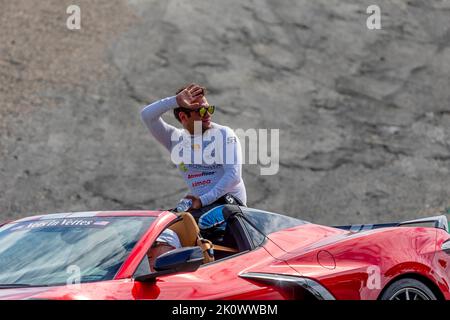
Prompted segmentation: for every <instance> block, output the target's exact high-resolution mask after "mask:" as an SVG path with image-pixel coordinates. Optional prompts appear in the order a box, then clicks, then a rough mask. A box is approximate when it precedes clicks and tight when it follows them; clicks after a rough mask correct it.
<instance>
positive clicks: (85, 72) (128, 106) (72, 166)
mask: <svg viewBox="0 0 450 320" xmlns="http://www.w3.org/2000/svg"><path fill="white" fill-rule="evenodd" d="M75 2H76V3H75ZM71 4H77V5H79V6H80V8H81V30H77V31H71V30H68V29H67V28H66V19H67V17H68V15H67V14H66V8H67V7H68V6H69V5H71ZM371 4H377V5H379V6H380V7H381V13H382V30H368V29H367V27H366V19H367V17H368V14H367V13H366V9H367V7H368V6H369V5H371ZM0 27H1V28H0V34H1V37H0V214H1V220H3V219H9V218H12V217H22V216H26V215H30V214H37V213H49V212H68V211H91V210H117V209H156V208H167V207H171V206H173V205H174V203H176V202H177V201H178V200H179V199H180V197H182V196H183V195H184V193H185V190H186V189H185V187H184V185H183V181H182V180H181V178H180V177H179V176H178V172H177V170H176V169H175V168H174V165H172V164H171V163H170V161H169V154H168V153H167V152H166V151H165V150H164V149H163V148H162V147H161V146H159V145H158V144H157V143H156V142H155V141H154V140H153V139H152V138H151V137H150V136H149V134H148V132H147V130H146V128H145V127H144V126H143V125H142V123H141V121H140V115H139V112H140V110H141V109H142V107H143V106H145V105H146V104H148V103H150V102H152V101H154V100H156V99H158V98H162V97H165V96H169V95H172V94H173V93H174V90H175V89H177V88H178V87H180V86H182V85H184V84H186V83H189V82H191V81H195V82H198V83H200V84H202V85H205V86H206V87H207V88H208V89H209V100H210V102H212V103H214V104H216V105H217V106H219V108H220V110H219V112H218V113H217V114H216V115H215V121H217V122H219V123H223V124H227V125H229V126H230V127H232V128H235V129H236V128H242V129H248V128H266V129H271V128H279V129H280V168H279V172H278V174H276V175H273V176H261V175H260V174H259V172H260V170H259V169H260V168H259V166H257V165H252V166H245V167H244V179H245V181H246V184H247V191H248V198H249V201H248V205H249V206H254V207H258V208H262V209H266V210H271V211H276V212H283V213H285V214H288V215H291V216H296V217H301V218H303V219H305V220H309V221H313V222H317V223H325V224H341V223H359V222H361V223H367V222H387V221H395V220H399V219H411V218H415V217H419V216H424V215H432V214H435V211H436V210H438V209H443V208H445V207H447V206H450V187H449V186H450V174H449V169H450V103H449V102H450V1H448V0H432V1H423V0H409V1H406V0H399V1H388V0H370V1H356V0H332V1H330V0H314V1H313V0H283V1H271V0H258V1H251V0H248V1H237V0H227V1H218V0H191V1H181V0H168V1H161V0H128V1H126V0H94V1H92V0H77V1H72V0H70V1H68V0H46V1H31V0H30V1H24V0H14V1H12V0H0ZM166 119H167V121H169V122H171V123H173V124H175V123H176V122H175V120H174V119H173V117H172V116H170V115H169V116H168V117H167V118H166Z"/></svg>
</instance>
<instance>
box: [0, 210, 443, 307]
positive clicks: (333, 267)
mask: <svg viewBox="0 0 450 320" xmlns="http://www.w3.org/2000/svg"><path fill="white" fill-rule="evenodd" d="M215 210H220V212H221V214H222V216H223V219H224V221H225V225H224V224H222V227H223V228H222V232H219V233H216V234H213V233H206V232H201V231H200V229H199V223H198V221H197V219H196V218H194V217H193V216H192V215H191V214H189V213H186V212H183V213H174V212H171V211H120V212H119V211H113V212H83V213H65V214H51V215H42V216H34V217H29V218H25V219H21V220H17V221H13V222H10V223H6V224H4V225H3V226H1V227H0V299H171V300H175V299H177V300H178V299H181V300H189V299H245V300H265V299H270V300H274V299H310V300H311V299H330V300H334V299H370V300H373V299H393V300H426V299H448V298H450V292H449V281H450V279H449V275H450V270H449V268H450V259H449V257H450V256H449V254H450V235H449V233H448V224H447V219H446V217H445V216H437V217H430V218H425V219H418V220H413V221H406V222H399V223H390V224H376V225H357V226H355V225H353V226H337V227H330V226H322V225H317V224H313V223H309V222H306V221H302V220H299V219H295V218H292V217H288V216H284V215H280V214H276V213H271V212H266V211H261V210H257V209H251V208H246V207H240V206H237V205H224V206H221V207H219V208H218V209H217V208H216V209H215ZM167 228H169V229H171V230H172V231H173V232H175V233H176V234H177V235H178V237H179V240H180V243H181V247H180V248H177V249H174V250H171V251H168V252H166V253H164V254H162V255H160V256H158V257H157V258H156V260H155V262H154V265H153V266H151V265H150V264H151V262H150V260H149V251H150V250H151V248H152V245H153V244H154V243H155V241H156V239H157V238H158V236H159V235H160V234H162V232H163V231H164V230H165V229H167Z"/></svg>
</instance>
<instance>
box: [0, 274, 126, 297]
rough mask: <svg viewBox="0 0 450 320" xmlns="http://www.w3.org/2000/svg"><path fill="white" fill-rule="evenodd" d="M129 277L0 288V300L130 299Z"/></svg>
mask: <svg viewBox="0 0 450 320" xmlns="http://www.w3.org/2000/svg"><path fill="white" fill-rule="evenodd" d="M132 287H133V282H132V281H131V280H129V279H121V280H111V281H101V282H91V283H83V284H80V285H67V286H57V287H33V288H12V289H0V300H27V299H37V300H41V299H42V300H92V299H93V300H108V299H131V298H132V296H130V292H131V291H132Z"/></svg>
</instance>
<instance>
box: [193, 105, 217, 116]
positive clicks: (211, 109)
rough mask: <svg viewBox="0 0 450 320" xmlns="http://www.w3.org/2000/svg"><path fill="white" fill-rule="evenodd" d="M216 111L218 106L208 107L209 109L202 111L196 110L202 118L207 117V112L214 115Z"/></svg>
mask: <svg viewBox="0 0 450 320" xmlns="http://www.w3.org/2000/svg"><path fill="white" fill-rule="evenodd" d="M215 110H216V106H207V107H201V108H200V109H197V110H194V111H195V112H198V114H199V115H200V117H202V118H203V117H204V116H205V115H206V112H208V113H209V114H213V113H214V111H215Z"/></svg>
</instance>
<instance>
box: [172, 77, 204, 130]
mask: <svg viewBox="0 0 450 320" xmlns="http://www.w3.org/2000/svg"><path fill="white" fill-rule="evenodd" d="M187 87H189V85H187V86H184V87H182V88H180V89H178V90H177V92H176V94H179V93H180V92H181V91H183V90H184V89H186V88H187ZM203 94H204V95H206V89H205V88H203ZM180 112H184V113H186V114H187V115H188V116H189V117H190V116H191V110H189V109H186V108H182V107H177V108H175V109H173V115H174V116H175V119H177V120H178V121H179V122H181V119H180Z"/></svg>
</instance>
